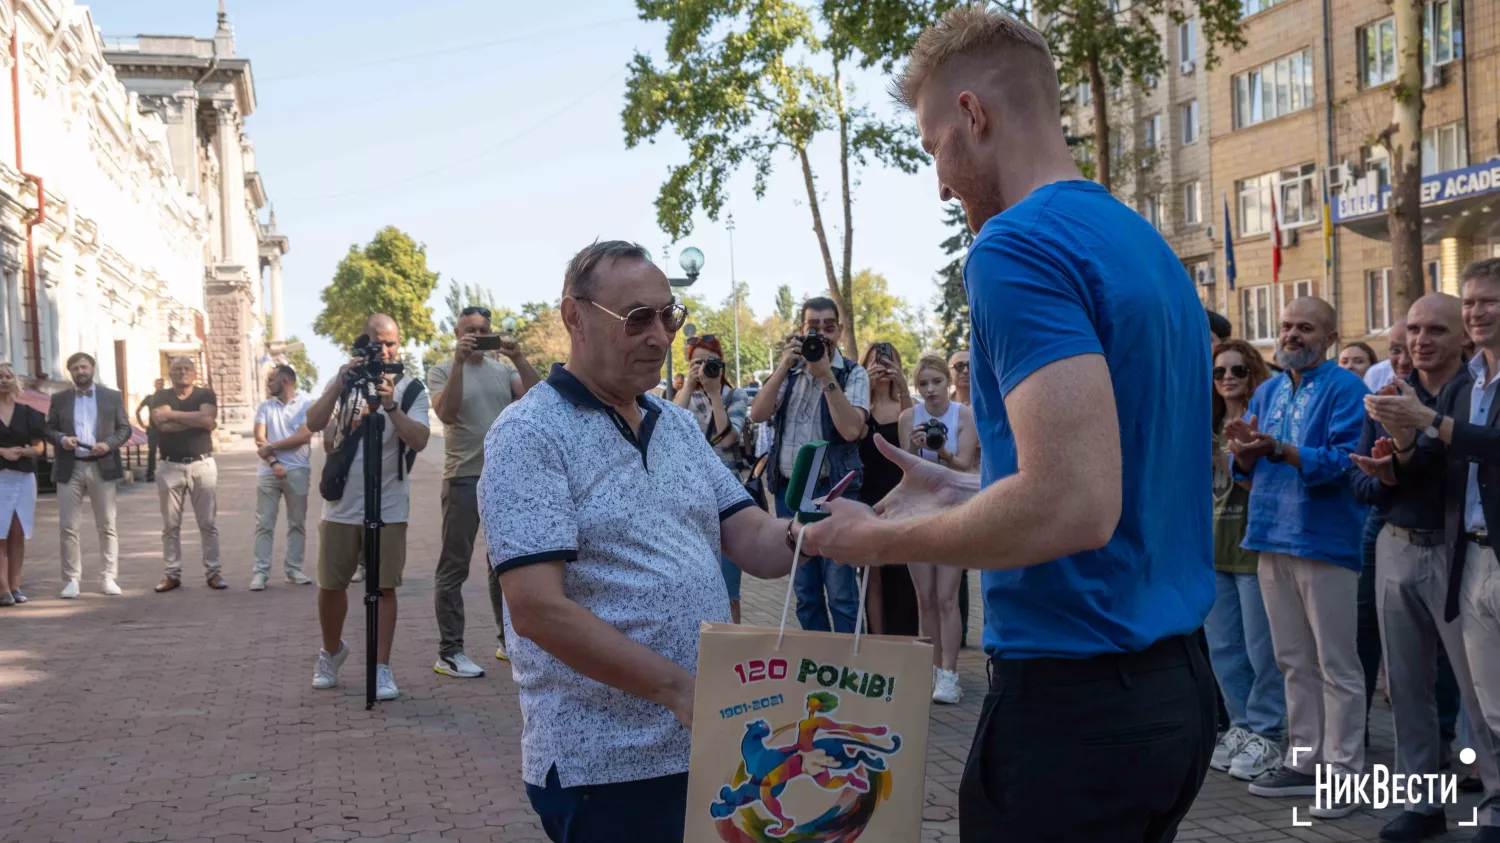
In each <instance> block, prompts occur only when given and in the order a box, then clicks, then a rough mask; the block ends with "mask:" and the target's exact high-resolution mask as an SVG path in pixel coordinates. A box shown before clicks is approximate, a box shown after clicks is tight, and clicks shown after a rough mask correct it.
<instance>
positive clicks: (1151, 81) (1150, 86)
mask: <svg viewBox="0 0 1500 843" xmlns="http://www.w3.org/2000/svg"><path fill="white" fill-rule="evenodd" d="M1141 81H1142V82H1144V83H1145V85H1146V90H1148V91H1150V90H1154V89H1155V88H1156V74H1155V73H1147V74H1146V75H1145V76H1143V77H1141Z"/></svg>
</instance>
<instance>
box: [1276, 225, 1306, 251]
mask: <svg viewBox="0 0 1500 843" xmlns="http://www.w3.org/2000/svg"><path fill="white" fill-rule="evenodd" d="M1300 242H1302V237H1301V231H1300V230H1298V229H1295V228H1291V229H1286V228H1284V229H1282V230H1281V248H1283V249H1290V248H1292V247H1293V246H1296V245H1297V244H1298V243H1300Z"/></svg>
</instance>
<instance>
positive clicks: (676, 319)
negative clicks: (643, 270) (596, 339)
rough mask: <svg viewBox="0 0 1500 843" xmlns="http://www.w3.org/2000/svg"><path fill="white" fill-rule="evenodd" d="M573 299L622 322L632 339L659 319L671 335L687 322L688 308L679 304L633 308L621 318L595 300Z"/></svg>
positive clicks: (649, 328)
mask: <svg viewBox="0 0 1500 843" xmlns="http://www.w3.org/2000/svg"><path fill="white" fill-rule="evenodd" d="M573 298H575V299H577V300H578V301H586V302H588V303H589V304H591V305H593V306H594V307H597V308H599V309H600V310H602V311H604V312H605V313H608V314H609V315H610V316H613V317H615V318H616V319H618V320H620V321H621V322H622V323H624V325H625V335H626V336H630V337H636V336H640V335H641V334H644V333H646V332H647V331H649V330H651V325H652V323H653V322H655V321H656V320H657V319H661V326H662V327H663V328H665V329H666V331H667V333H669V334H675V333H677V332H678V331H679V330H681V329H682V326H683V324H684V323H686V322H687V315H688V311H687V308H686V307H684V306H683V305H681V304H678V303H677V302H672V303H671V304H669V305H667V306H665V307H663V308H661V309H660V310H658V309H656V308H654V307H646V306H644V305H642V306H641V307H636V308H631V310H630V312H629V313H626V314H625V315H624V316H621V315H620V314H618V313H616V312H614V311H613V310H610V309H609V308H607V307H605V306H604V305H602V304H600V303H598V302H596V301H594V300H593V299H588V298H584V297H583V296H574V297H573Z"/></svg>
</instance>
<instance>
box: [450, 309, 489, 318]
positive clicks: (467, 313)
mask: <svg viewBox="0 0 1500 843" xmlns="http://www.w3.org/2000/svg"><path fill="white" fill-rule="evenodd" d="M476 313H477V314H479V315H480V316H483V317H484V318H486V319H488V318H490V309H489V308H487V307H466V308H464V309H463V310H461V311H459V313H458V315H459V316H473V315H474V314H476Z"/></svg>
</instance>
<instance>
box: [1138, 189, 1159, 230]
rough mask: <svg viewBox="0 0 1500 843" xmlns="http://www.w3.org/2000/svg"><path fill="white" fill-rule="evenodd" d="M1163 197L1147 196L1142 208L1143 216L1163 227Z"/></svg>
mask: <svg viewBox="0 0 1500 843" xmlns="http://www.w3.org/2000/svg"><path fill="white" fill-rule="evenodd" d="M1161 204H1162V203H1161V197H1160V196H1147V197H1146V201H1145V202H1144V203H1143V207H1142V208H1141V216H1143V217H1145V218H1146V221H1147V222H1149V223H1151V225H1153V226H1155V227H1156V228H1161Z"/></svg>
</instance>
